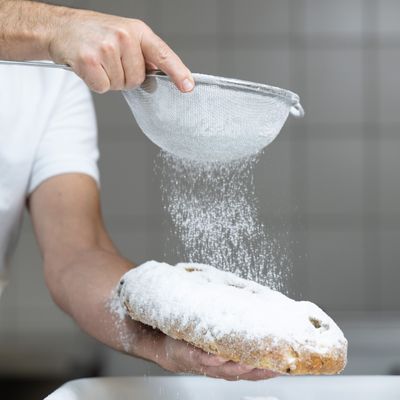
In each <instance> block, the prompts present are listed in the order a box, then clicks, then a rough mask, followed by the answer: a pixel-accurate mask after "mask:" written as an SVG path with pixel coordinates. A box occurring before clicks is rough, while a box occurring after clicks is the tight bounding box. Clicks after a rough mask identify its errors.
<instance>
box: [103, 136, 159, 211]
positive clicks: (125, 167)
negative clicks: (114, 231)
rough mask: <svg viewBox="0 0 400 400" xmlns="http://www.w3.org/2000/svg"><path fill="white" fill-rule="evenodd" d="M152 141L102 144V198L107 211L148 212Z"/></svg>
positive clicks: (104, 208) (104, 209)
mask: <svg viewBox="0 0 400 400" xmlns="http://www.w3.org/2000/svg"><path fill="white" fill-rule="evenodd" d="M151 146H155V145H153V144H152V143H150V141H147V142H142V141H133V140H132V141H115V142H109V143H105V144H103V145H102V146H101V160H100V173H101V198H102V206H103V207H102V208H103V212H104V213H105V214H117V215H140V216H143V215H146V214H148V213H151V211H152V210H150V209H149V206H148V205H149V200H150V199H149V196H148V190H147V187H148V184H149V180H150V179H151V178H152V175H153V159H152V157H151V155H150V154H151V153H150V151H149V148H150V147H151Z"/></svg>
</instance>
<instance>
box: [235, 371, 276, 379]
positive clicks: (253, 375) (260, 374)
mask: <svg viewBox="0 0 400 400" xmlns="http://www.w3.org/2000/svg"><path fill="white" fill-rule="evenodd" d="M278 376H279V374H278V373H276V372H273V371H270V370H268V369H257V368H256V369H253V370H252V371H250V372H248V373H245V374H243V375H241V376H240V379H244V380H247V381H259V380H264V379H270V378H276V377H278Z"/></svg>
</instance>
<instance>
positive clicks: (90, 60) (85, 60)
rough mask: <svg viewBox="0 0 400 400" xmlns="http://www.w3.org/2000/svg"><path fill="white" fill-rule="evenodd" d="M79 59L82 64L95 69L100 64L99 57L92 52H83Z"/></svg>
mask: <svg viewBox="0 0 400 400" xmlns="http://www.w3.org/2000/svg"><path fill="white" fill-rule="evenodd" d="M78 59H79V63H80V64H83V65H85V66H89V67H94V66H96V65H97V64H98V63H99V59H98V57H97V55H96V54H94V53H92V52H82V53H80V54H79V56H78Z"/></svg>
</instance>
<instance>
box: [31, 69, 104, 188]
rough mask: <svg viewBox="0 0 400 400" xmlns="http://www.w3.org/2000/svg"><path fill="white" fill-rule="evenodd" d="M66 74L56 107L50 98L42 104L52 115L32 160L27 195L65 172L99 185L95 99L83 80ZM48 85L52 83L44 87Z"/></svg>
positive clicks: (56, 99)
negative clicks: (44, 182) (83, 177)
mask: <svg viewBox="0 0 400 400" xmlns="http://www.w3.org/2000/svg"><path fill="white" fill-rule="evenodd" d="M64 74H65V75H64V76H63V77H61V79H63V82H62V84H61V85H59V92H58V93H57V96H55V97H53V100H54V99H55V100H54V104H48V103H49V101H48V100H49V99H44V102H43V103H44V104H43V107H46V106H47V107H48V112H49V115H48V119H47V122H46V126H45V127H44V129H43V134H42V137H41V139H40V142H39V143H38V147H37V149H36V153H35V157H34V160H33V165H32V169H31V176H30V180H29V184H28V194H30V193H32V192H33V191H34V190H35V189H36V188H37V187H38V186H39V185H40V184H41V183H42V182H43V181H44V180H46V179H48V178H50V177H52V176H55V175H60V174H65V173H84V174H87V175H89V176H91V177H92V178H93V179H95V181H96V182H97V184H99V172H98V167H97V161H98V158H99V150H98V146H97V124H96V115H95V111H94V105H93V100H92V97H91V94H90V92H89V89H88V88H87V87H86V85H85V84H84V83H83V81H81V80H80V79H79V78H78V77H77V76H76V75H75V74H73V73H71V72H65V73H64ZM53 78H55V77H53ZM58 78H60V77H59V76H58ZM48 84H51V81H50V82H46V84H45V87H46V85H48ZM53 100H52V102H53Z"/></svg>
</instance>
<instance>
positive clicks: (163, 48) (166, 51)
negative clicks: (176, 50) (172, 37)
mask: <svg viewBox="0 0 400 400" xmlns="http://www.w3.org/2000/svg"><path fill="white" fill-rule="evenodd" d="M170 55H171V50H170V48H169V47H168V46H167V44H165V43H164V42H161V43H159V45H158V59H159V61H160V62H161V63H164V62H166V61H167V60H168V59H169V57H170Z"/></svg>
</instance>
